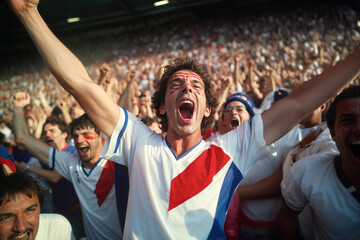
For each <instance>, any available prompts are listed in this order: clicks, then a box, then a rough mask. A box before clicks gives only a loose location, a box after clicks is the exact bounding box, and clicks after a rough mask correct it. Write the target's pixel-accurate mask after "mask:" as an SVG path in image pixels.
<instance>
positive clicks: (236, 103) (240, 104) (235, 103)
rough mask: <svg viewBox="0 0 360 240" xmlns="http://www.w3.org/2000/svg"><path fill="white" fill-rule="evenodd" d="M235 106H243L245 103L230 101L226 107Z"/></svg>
mask: <svg viewBox="0 0 360 240" xmlns="http://www.w3.org/2000/svg"><path fill="white" fill-rule="evenodd" d="M229 106H231V107H235V106H242V107H245V104H244V103H242V102H240V101H232V102H230V103H229V104H228V105H227V106H226V107H229Z"/></svg>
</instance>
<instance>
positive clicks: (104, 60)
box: [0, 2, 360, 149]
mask: <svg viewBox="0 0 360 240" xmlns="http://www.w3.org/2000/svg"><path fill="white" fill-rule="evenodd" d="M354 5H355V6H354ZM354 5H336V6H327V7H326V6H324V5H321V6H302V7H301V8H298V9H292V10H291V11H287V12H283V11H281V13H280V12H266V11H263V12H261V14H254V15H252V16H251V17H249V16H246V18H244V17H241V16H238V18H234V19H231V20H230V19H226V20H225V19H213V20H202V21H195V22H194V20H191V19H190V20H187V21H183V22H177V23H176V24H175V23H173V22H172V23H168V25H165V26H159V27H156V28H155V29H153V30H152V31H151V32H148V31H139V32H136V33H135V32H133V33H129V34H127V35H126V36H122V38H121V39H120V38H119V37H116V38H114V39H111V38H106V39H98V40H94V41H86V42H83V41H81V42H80V41H79V42H78V43H77V44H75V45H74V46H71V48H72V50H74V52H76V55H80V57H84V58H88V59H89V60H88V61H86V62H88V64H87V65H86V68H87V71H88V73H89V75H90V77H91V78H92V79H93V80H94V81H95V82H97V83H98V84H99V85H101V86H102V87H103V88H104V89H105V91H106V92H107V93H108V94H109V95H110V96H111V97H112V98H113V100H114V101H115V102H116V103H118V104H119V105H120V106H123V107H125V108H126V109H128V110H129V111H131V112H133V113H134V114H135V115H137V116H138V117H139V119H141V120H143V121H144V122H145V123H146V124H147V123H149V124H148V125H149V126H150V125H151V126H152V127H154V129H156V131H158V132H161V130H160V129H159V128H158V126H156V124H155V126H154V125H153V123H154V121H155V122H156V117H155V112H154V110H153V109H152V108H151V97H152V94H153V93H154V85H155V84H156V81H157V80H158V79H159V76H160V75H161V72H162V67H163V66H164V65H165V64H166V63H168V62H169V61H171V60H173V59H175V58H177V57H189V58H195V59H197V60H198V61H199V62H200V63H201V64H203V65H204V66H205V67H206V69H207V70H208V72H209V74H210V76H211V78H212V79H213V84H214V87H215V89H216V91H217V93H218V96H219V100H220V103H223V101H224V99H226V97H227V96H228V95H229V94H232V93H235V92H239V91H244V92H246V93H248V95H249V96H251V97H252V98H253V99H254V101H255V104H256V107H257V108H260V106H261V100H262V99H264V98H265V97H266V95H267V94H269V93H270V92H272V91H274V90H276V89H277V88H284V89H287V90H288V91H291V90H293V89H295V88H296V87H298V86H299V85H301V84H302V83H303V82H304V81H307V80H309V79H311V78H312V77H314V76H315V75H318V74H320V73H321V72H323V71H324V70H325V69H326V68H328V67H329V66H331V65H333V64H335V63H336V62H338V61H339V60H341V59H343V58H345V57H346V56H347V55H348V54H349V53H350V52H351V51H353V50H354V49H355V48H356V47H358V46H359V45H360V20H359V14H358V12H356V9H357V7H358V6H356V2H355V3H354ZM96 56H99V57H98V58H97V57H96ZM93 59H94V60H93ZM36 64H39V62H38V61H31V60H30V61H29V59H26V64H23V63H22V62H21V60H20V61H19V62H18V63H17V65H14V67H12V68H9V69H5V70H2V71H1V75H0V81H1V86H0V103H1V106H0V118H1V125H0V126H1V129H0V132H1V133H2V134H3V136H2V143H1V144H2V145H4V146H6V147H7V148H8V149H11V146H14V145H15V142H14V139H13V135H12V134H11V123H12V97H11V96H12V95H13V93H14V92H15V91H17V90H20V89H25V90H26V91H27V92H28V93H29V94H30V95H31V96H32V100H33V101H32V104H31V105H29V106H28V112H27V114H26V118H27V122H28V126H29V130H30V132H31V133H32V134H33V135H34V136H35V137H37V138H40V136H41V132H42V127H43V123H44V122H45V120H46V117H48V116H50V115H57V116H60V117H61V118H63V120H64V121H65V122H66V123H67V124H69V123H70V122H71V121H72V119H74V118H76V117H79V116H80V115H81V114H82V113H83V110H82V109H81V107H80V106H79V104H78V103H77V102H76V101H75V99H74V98H73V97H71V96H70V95H69V94H68V93H67V92H66V91H65V90H64V89H63V88H62V87H61V86H60V85H59V84H58V82H57V81H56V80H55V79H54V76H53V75H51V73H50V72H49V70H48V69H46V68H42V67H39V66H38V65H36ZM40 66H41V64H40ZM355 81H356V84H359V78H358V79H356V80H355ZM220 106H221V104H220ZM215 120H216V118H215Z"/></svg>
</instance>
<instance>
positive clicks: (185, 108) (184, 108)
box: [179, 100, 194, 120]
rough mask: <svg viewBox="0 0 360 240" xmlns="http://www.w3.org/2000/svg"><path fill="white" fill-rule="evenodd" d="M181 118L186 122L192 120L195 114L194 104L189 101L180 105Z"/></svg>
mask: <svg viewBox="0 0 360 240" xmlns="http://www.w3.org/2000/svg"><path fill="white" fill-rule="evenodd" d="M179 112H180V116H181V117H182V118H183V119H184V120H190V119H191V118H192V116H193V113H194V103H192V102H191V101H189V100H184V101H182V102H181V103H180V107H179Z"/></svg>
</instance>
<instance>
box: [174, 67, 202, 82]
mask: <svg viewBox="0 0 360 240" xmlns="http://www.w3.org/2000/svg"><path fill="white" fill-rule="evenodd" d="M175 78H181V79H185V80H190V79H197V80H199V81H201V82H203V80H202V78H201V77H200V76H199V75H198V74H197V73H195V72H193V71H191V70H180V71H177V72H175V73H174V74H173V75H171V76H170V77H169V80H168V82H170V81H171V80H173V79H175Z"/></svg>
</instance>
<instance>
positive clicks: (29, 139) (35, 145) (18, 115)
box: [13, 92, 50, 165]
mask: <svg viewBox="0 0 360 240" xmlns="http://www.w3.org/2000/svg"><path fill="white" fill-rule="evenodd" d="M29 103H30V97H29V95H28V94H27V93H24V92H19V93H15V95H14V116H13V128H14V134H15V139H16V143H17V144H19V145H21V146H23V147H25V149H26V150H27V151H29V152H30V153H31V154H32V155H33V156H35V157H36V158H37V159H39V160H40V161H41V162H42V163H44V164H46V165H48V164H49V161H48V156H49V150H50V147H49V146H48V145H46V144H45V143H43V142H42V141H40V140H39V139H36V138H34V137H33V136H31V135H30V133H29V129H28V127H27V123H26V120H25V115H24V106H26V105H28V104H29Z"/></svg>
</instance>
